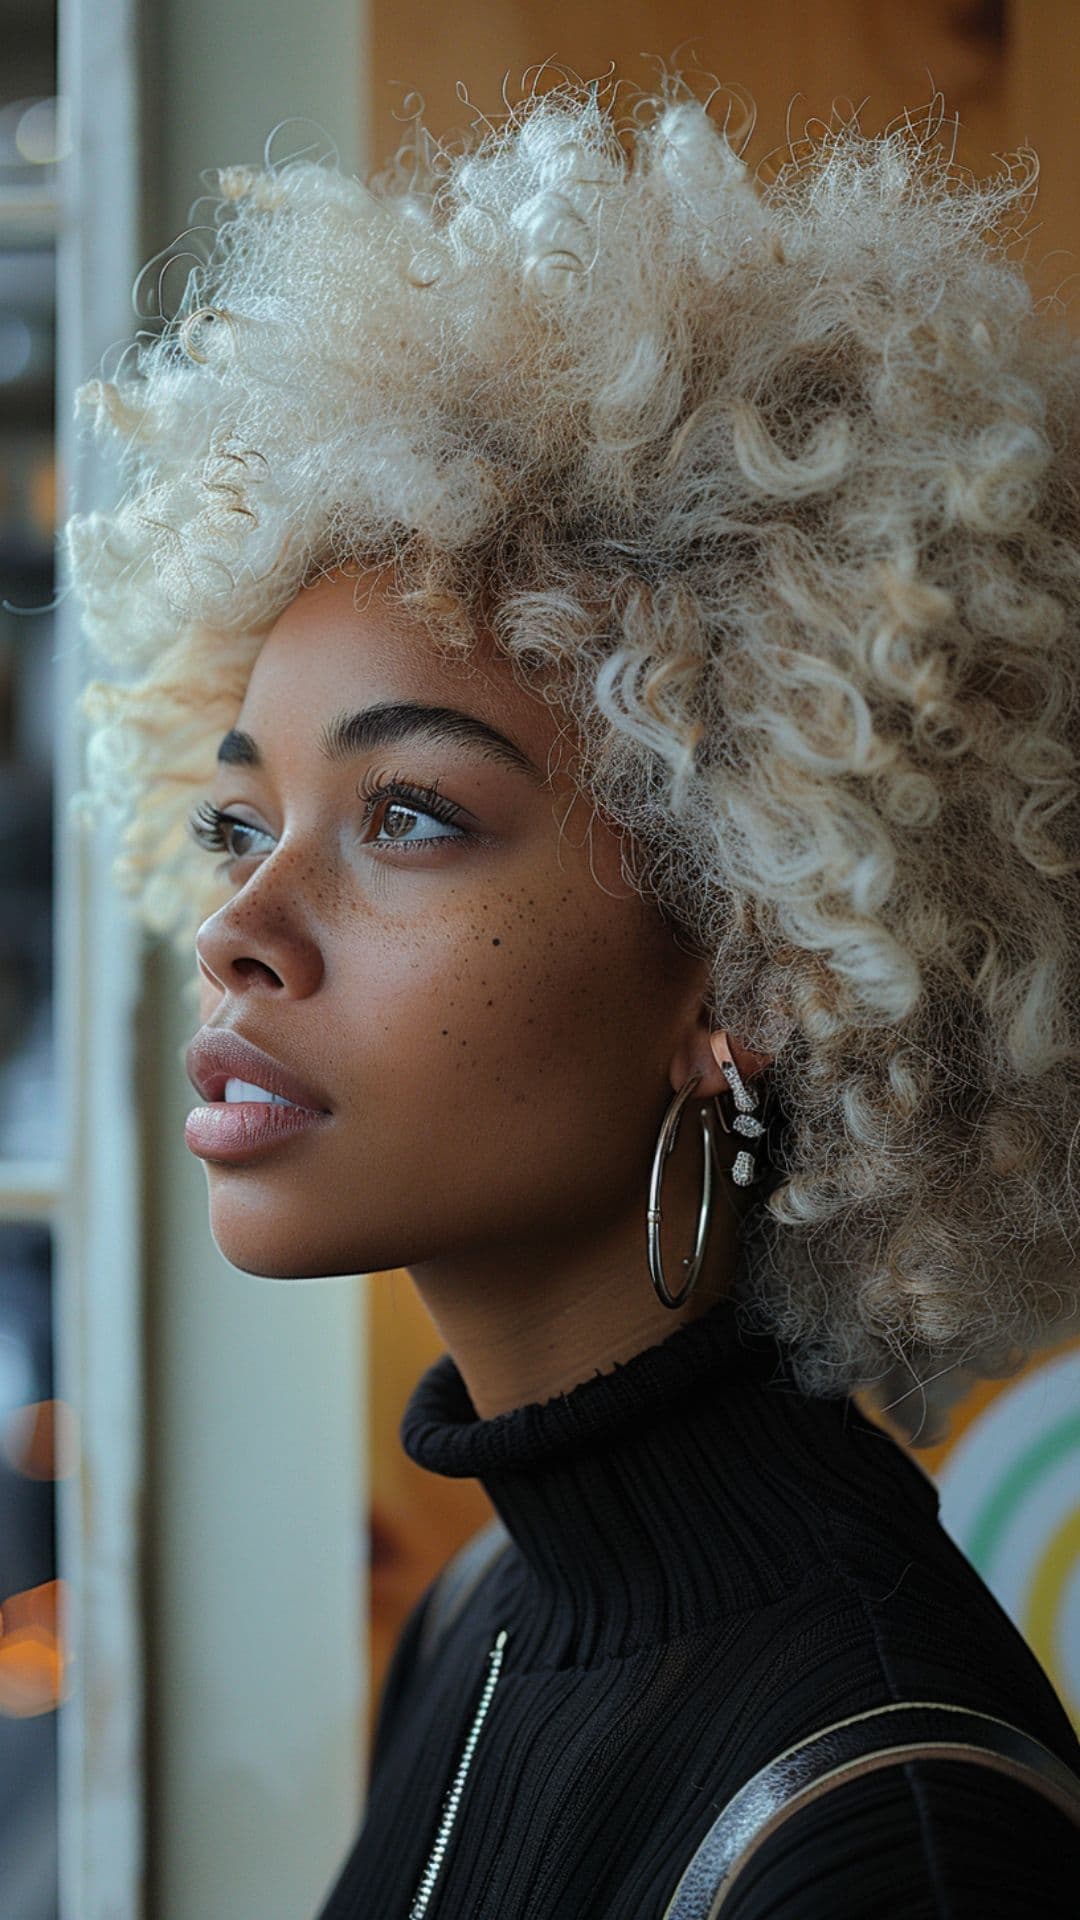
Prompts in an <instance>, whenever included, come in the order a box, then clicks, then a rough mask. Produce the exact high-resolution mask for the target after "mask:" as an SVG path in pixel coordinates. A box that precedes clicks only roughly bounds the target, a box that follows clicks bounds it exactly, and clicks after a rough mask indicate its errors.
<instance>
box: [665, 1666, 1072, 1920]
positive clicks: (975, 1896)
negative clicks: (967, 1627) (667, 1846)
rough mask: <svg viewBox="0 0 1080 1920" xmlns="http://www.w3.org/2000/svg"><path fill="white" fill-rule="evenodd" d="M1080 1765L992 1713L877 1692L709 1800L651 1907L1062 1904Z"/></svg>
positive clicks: (805, 1918)
mask: <svg viewBox="0 0 1080 1920" xmlns="http://www.w3.org/2000/svg"><path fill="white" fill-rule="evenodd" d="M1078 1887H1080V1774H1077V1773H1075V1772H1073V1771H1071V1770H1070V1768H1069V1767H1068V1766H1067V1765H1066V1764H1064V1763H1063V1762H1062V1760H1061V1758H1060V1756H1058V1755H1057V1754H1055V1753H1054V1751H1053V1750H1052V1749H1051V1748H1048V1747H1046V1746H1044V1745H1043V1744H1042V1743H1041V1742H1039V1741H1038V1740H1036V1739H1034V1738H1033V1737H1032V1736H1030V1735H1029V1734H1028V1733H1026V1732H1025V1731H1024V1730H1023V1729H1020V1728H1017V1727H1014V1726H1012V1725H1010V1724H1009V1723H1007V1722H1006V1721H1004V1720H1002V1719H1001V1718H999V1717H996V1716H987V1715H984V1714H981V1713H977V1712H970V1711H968V1710H967V1709H965V1708H962V1707H955V1706H953V1705H951V1704H949V1703H945V1704H944V1705H932V1704H927V1703H925V1702H917V1701H907V1702H889V1703H888V1704H887V1705H886V1706H885V1707H883V1708H872V1709H870V1710H869V1711H868V1712H864V1713H860V1714H856V1715H853V1716H849V1717H845V1718H843V1719H841V1720H838V1721H836V1722H832V1723H829V1724H828V1725H827V1726H825V1727H824V1728H823V1729H821V1730H820V1731H819V1732H817V1733H816V1734H814V1735H812V1736H810V1737H808V1738H807V1739H804V1740H801V1741H798V1742H796V1743H795V1744H794V1745H793V1746H791V1747H789V1748H787V1749H785V1750H784V1751H783V1752H781V1753H779V1754H777V1755H776V1756H775V1758H773V1759H772V1760H771V1761H769V1762H768V1763H767V1764H766V1765H764V1766H762V1767H760V1768H759V1769H758V1770H757V1771H756V1772H755V1773H754V1774H753V1775H752V1776H751V1777H750V1778H749V1779H748V1780H747V1781H745V1783H744V1784H743V1785H742V1786H741V1787H740V1788H739V1789H738V1791H736V1792H735V1793H734V1794H732V1795H730V1796H729V1797H728V1798H726V1799H725V1800H724V1803H723V1805H722V1806H721V1809H720V1812H719V1813H718V1814H717V1815H716V1817H715V1818H714V1819H713V1821H712V1822H711V1824H710V1825H709V1827H708V1828H707V1830H706V1831H705V1833H704V1835H703V1837H702V1838H701V1839H700V1841H699V1842H698V1844H697V1846H696V1848H695V1851H694V1853H693V1855H692V1856H691V1858H690V1860H689V1862H688V1864H687V1865H686V1866H685V1868H684V1870H683V1872H682V1874H681V1877H680V1880H679V1883H678V1886H677V1887H676V1889H675V1892H674V1894H673V1896H672V1898H671V1900H670V1902H669V1904H668V1906H667V1908H666V1909H665V1916H664V1920H712V1916H713V1915H715V1914H716V1913H717V1912H718V1911H719V1909H720V1907H721V1906H722V1907H723V1911H724V1915H725V1920H728V1916H731V1920H818V1917H819V1916H820V1920H825V1916H826V1915H828V1916H829V1920H856V1916H860V1915H865V1914H867V1913H873V1914H874V1915H875V1916H895V1920H924V1917H925V1920H937V1916H941V1920H945V1917H946V1916H948V1920H962V1917H963V1916H971V1920H975V1916H976V1915H977V1916H979V1920H985V1917H986V1916H1000V1920H1005V1917H1006V1916H1012V1917H1013V1920H1020V1916H1022V1915H1028V1914H1033V1913H1036V1912H1037V1913H1039V1914H1040V1915H1049V1916H1058V1915H1061V1916H1064V1915H1065V1914H1066V1913H1069V1914H1070V1915H1071V1914H1072V1913H1074V1912H1075V1911H1076V1904H1077V1889H1078Z"/></svg>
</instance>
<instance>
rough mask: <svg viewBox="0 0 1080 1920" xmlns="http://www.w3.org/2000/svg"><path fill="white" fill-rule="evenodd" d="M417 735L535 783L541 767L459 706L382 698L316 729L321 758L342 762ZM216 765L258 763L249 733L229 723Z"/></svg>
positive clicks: (516, 746)
mask: <svg viewBox="0 0 1080 1920" xmlns="http://www.w3.org/2000/svg"><path fill="white" fill-rule="evenodd" d="M417 735H419V736H421V737H422V738H425V739H428V740H442V741H447V742H449V743H450V744H451V745H452V746H467V747H472V748H473V749H474V750H478V751H479V752H480V755H481V757H482V758H483V759H485V760H490V761H494V762H495V763H496V764H499V765H502V766H505V767H509V768H511V769H512V771H513V772H515V773H524V774H526V775H527V776H528V777H529V778H530V779H532V780H536V781H539V780H540V779H541V777H542V776H541V773H540V769H539V767H537V766H536V765H535V763H534V762H533V761H532V760H530V758H529V756H528V754H527V753H526V752H525V751H524V750H523V748H521V747H519V746H518V745H517V742H516V741H514V740H511V739H510V738H509V737H508V736H507V735H506V734H505V733H500V732H499V730H498V728H497V727H490V726H489V725H488V723H487V721H486V720H481V719H480V718H479V716H478V715H477V714H475V713H464V712H462V711H461V709H460V708H458V707H432V706H425V705H423V704H421V703H420V702H418V701H407V700H386V701H383V702H381V703H380V704H379V705H377V706H374V707H362V708H361V709H360V711H359V712H357V713H347V712H346V713H338V714H335V715H334V718H333V719H332V720H330V721H328V722H327V724H326V725H325V726H324V727H323V728H322V729H321V730H320V732H319V735H318V739H317V745H318V749H319V752H320V754H321V755H322V757H323V759H324V760H328V761H329V762H330V764H331V766H341V765H344V764H345V763H346V762H347V761H349V760H353V759H355V758H357V757H358V756H359V755H360V754H362V753H370V752H372V751H373V750H374V749H375V748H376V747H392V746H395V745H396V744H397V742H398V741H400V740H406V739H411V738H413V737H415V736H417ZM217 757H218V764H219V765H220V766H229V767H262V766H263V764H264V763H263V757H262V754H261V753H260V751H259V749H258V747H257V746H256V744H255V741H254V740H253V739H252V737H251V735H250V733H244V732H243V731H242V730H241V729H240V728H239V727H233V728H231V729H230V731H229V732H228V733H227V734H226V735H225V738H224V740H223V741H222V742H221V745H220V747H219V748H218V750H217Z"/></svg>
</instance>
